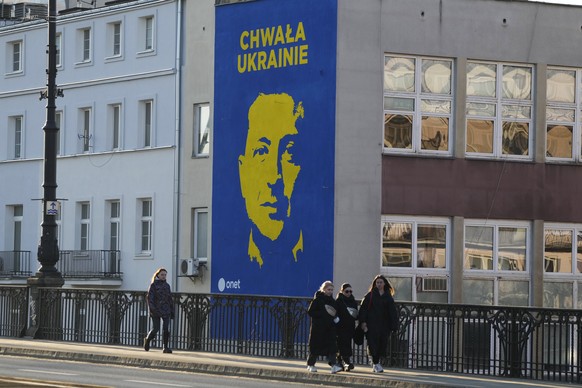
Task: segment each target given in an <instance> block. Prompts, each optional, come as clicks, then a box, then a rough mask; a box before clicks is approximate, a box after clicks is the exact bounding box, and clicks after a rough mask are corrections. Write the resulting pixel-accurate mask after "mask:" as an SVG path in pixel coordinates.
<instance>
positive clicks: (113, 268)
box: [56, 250, 122, 279]
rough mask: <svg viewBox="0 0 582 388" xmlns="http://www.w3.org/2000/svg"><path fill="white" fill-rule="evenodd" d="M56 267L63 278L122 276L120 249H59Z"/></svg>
mask: <svg viewBox="0 0 582 388" xmlns="http://www.w3.org/2000/svg"><path fill="white" fill-rule="evenodd" d="M56 267H57V269H58V270H59V272H60V273H61V274H62V276H63V277H64V278H110V279H121V277H122V273H121V271H120V269H121V252H120V251H107V250H91V251H60V255H59V261H58V262H57V265H56Z"/></svg>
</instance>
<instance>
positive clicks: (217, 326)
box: [0, 287, 582, 383]
mask: <svg viewBox="0 0 582 388" xmlns="http://www.w3.org/2000/svg"><path fill="white" fill-rule="evenodd" d="M14 290H19V288H12V289H8V291H7V290H6V289H4V288H1V287H0V291H2V292H0V335H14V333H18V332H22V330H23V328H22V322H21V321H19V320H18V319H16V318H11V319H12V320H7V319H6V317H8V316H12V315H10V314H15V313H14V310H15V309H19V310H20V311H21V314H24V315H26V307H27V306H26V305H24V306H22V305H19V304H18V303H16V301H17V300H21V299H24V297H23V295H27V294H26V287H23V288H22V289H20V290H21V291H18V292H16V291H14ZM10 300H12V302H10ZM174 300H175V311H176V316H175V319H174V320H173V321H172V336H171V346H172V347H174V348H176V349H180V350H195V351H207V352H218V353H231V354H245V355H254V356H269V357H279V358H294V359H306V357H307V353H308V338H309V323H310V321H309V316H308V315H307V307H308V305H309V302H310V300H309V299H306V298H287V297H261V296H249V295H246V296H240V295H236V296H235V295H223V294H220V295H213V294H186V293H183V294H175V295H174ZM38 303H39V309H38V311H39V313H38V317H37V318H38V331H37V332H36V336H37V337H38V338H44V339H48V340H58V341H74V342H85V343H101V344H121V345H127V346H141V345H142V343H143V338H144V336H145V335H146V333H147V331H148V327H149V325H150V322H149V317H148V310H147V304H146V300H145V292H141V291H140V292H128V291H110V290H76V289H54V288H41V289H39V299H38ZM398 307H399V311H400V329H399V331H398V332H397V333H396V334H393V335H392V336H391V338H390V340H389V345H388V349H387V356H386V358H385V359H384V360H383V361H382V362H383V364H384V365H387V366H393V367H399V368H409V369H424V370H435V371H444V372H452V373H463V374H472V375H490V376H508V377H516V378H525V379H531V380H551V381H564V382H578V383H579V382H581V373H582V311H577V310H562V309H540V308H525V307H524V308H518V307H500V306H476V305H449V304H446V305H445V304H443V305H441V304H430V303H398ZM11 311H12V312H11ZM14 316H15V317H16V315H14ZM19 319H21V317H20V318H19ZM14 322H20V323H19V324H18V325H16V326H15V323H14ZM15 327H16V328H15ZM6 333H8V334H6ZM10 333H11V334H10ZM157 345H158V346H159V345H160V343H159V342H158V344H157ZM364 345H365V343H364ZM153 346H155V344H153ZM354 362H355V363H358V364H367V363H368V358H367V355H366V352H365V346H354Z"/></svg>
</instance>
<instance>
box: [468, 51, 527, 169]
mask: <svg viewBox="0 0 582 388" xmlns="http://www.w3.org/2000/svg"><path fill="white" fill-rule="evenodd" d="M471 65H486V66H491V65H493V66H495V96H494V97H491V96H477V95H471V94H470V92H469V66H471ZM507 67H515V68H529V69H530V72H531V73H530V74H531V77H530V90H529V96H530V97H529V99H511V98H506V97H504V96H503V82H504V69H505V68H507ZM535 77H536V72H535V66H534V65H533V64H527V63H510V62H489V61H480V60H468V61H467V81H466V82H467V96H466V101H465V107H464V108H465V114H466V118H465V144H464V147H465V148H464V153H465V157H466V158H469V159H511V160H523V161H532V160H534V145H535V125H536V123H535V111H534V108H535V92H536V91H535V82H534V81H535ZM470 104H474V105H477V104H479V105H482V106H494V107H495V113H494V114H493V115H485V114H471V113H470V112H469V107H470ZM504 107H519V108H524V107H525V108H529V119H527V118H520V117H505V116H504V109H503V108H504ZM517 114H518V113H516V114H515V115H517ZM470 120H475V121H493V134H492V152H491V153H489V152H478V151H475V152H473V151H468V148H469V146H470V145H469V137H470V136H469V121H470ZM505 122H509V123H519V124H522V123H523V124H525V123H527V124H528V154H527V155H518V154H511V153H504V150H503V137H504V123H505Z"/></svg>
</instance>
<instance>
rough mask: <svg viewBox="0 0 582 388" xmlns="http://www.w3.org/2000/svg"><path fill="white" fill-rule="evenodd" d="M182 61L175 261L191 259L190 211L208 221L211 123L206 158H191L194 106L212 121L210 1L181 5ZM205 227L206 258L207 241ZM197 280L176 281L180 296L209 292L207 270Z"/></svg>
mask: <svg viewBox="0 0 582 388" xmlns="http://www.w3.org/2000/svg"><path fill="white" fill-rule="evenodd" d="M182 30H183V32H184V41H183V45H182V46H183V47H184V51H183V54H184V56H183V61H182V85H183V86H182V105H181V109H182V125H181V131H182V133H181V141H182V148H181V150H180V153H181V156H180V157H181V160H182V171H181V175H180V176H181V183H180V184H181V187H180V212H179V214H180V228H179V238H178V239H179V253H178V257H179V258H188V257H192V256H191V255H192V252H191V241H192V225H191V224H192V209H194V208H208V209H209V213H208V220H211V219H212V213H211V209H210V207H211V198H212V158H213V151H212V143H213V142H212V138H213V133H212V128H213V126H212V123H211V131H210V145H211V148H210V153H209V156H204V157H193V156H192V155H193V153H192V147H193V132H194V104H199V103H206V102H209V103H210V116H211V120H212V114H213V113H212V112H213V106H212V103H213V101H214V87H213V85H214V1H213V0H197V1H192V2H184V9H183V26H182ZM211 230H212V228H211V227H210V222H209V225H208V244H209V249H208V251H209V255H211V254H212V252H211V249H210V241H211ZM207 268H208V271H203V272H202V273H203V276H202V277H199V278H188V277H183V278H179V279H178V284H177V288H178V289H179V290H180V291H182V292H209V291H210V270H209V269H210V268H211V258H210V257H209V261H208V265H207Z"/></svg>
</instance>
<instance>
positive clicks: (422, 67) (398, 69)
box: [384, 54, 453, 155]
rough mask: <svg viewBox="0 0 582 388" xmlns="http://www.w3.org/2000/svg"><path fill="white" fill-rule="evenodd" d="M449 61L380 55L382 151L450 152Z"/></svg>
mask: <svg viewBox="0 0 582 388" xmlns="http://www.w3.org/2000/svg"><path fill="white" fill-rule="evenodd" d="M452 74H453V61H452V60H450V59H442V58H421V57H405V56H396V55H391V54H386V55H385V56H384V152H390V153H432V154H435V155H451V142H450V138H451V135H452V128H453V126H452V105H453V89H452V86H451V85H452Z"/></svg>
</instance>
